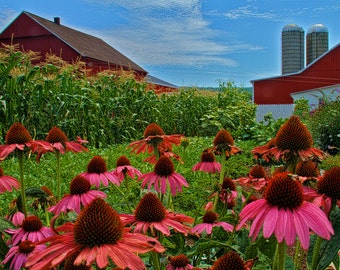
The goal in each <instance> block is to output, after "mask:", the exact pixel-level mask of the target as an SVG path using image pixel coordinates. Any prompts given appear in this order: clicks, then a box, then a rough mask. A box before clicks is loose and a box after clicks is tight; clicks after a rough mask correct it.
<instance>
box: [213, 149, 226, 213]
mask: <svg viewBox="0 0 340 270" xmlns="http://www.w3.org/2000/svg"><path fill="white" fill-rule="evenodd" d="M226 160H227V159H226V155H225V150H224V151H223V152H222V155H221V173H220V184H221V186H222V184H223V180H224V174H225V162H226ZM213 189H214V187H213ZM219 199H220V197H219V194H217V196H216V197H215V201H214V211H215V210H216V207H217V203H218V201H219Z"/></svg>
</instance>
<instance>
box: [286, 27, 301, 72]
mask: <svg viewBox="0 0 340 270" xmlns="http://www.w3.org/2000/svg"><path fill="white" fill-rule="evenodd" d="M304 40H305V32H304V30H303V29H302V27H300V26H298V25H296V24H287V25H286V26H284V27H283V29H282V39H281V42H282V58H281V59H282V74H288V73H295V72H298V71H300V70H301V69H303V68H304V65H305V61H304V60H305V43H304Z"/></svg>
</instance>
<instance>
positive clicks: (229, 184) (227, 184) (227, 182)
mask: <svg viewBox="0 0 340 270" xmlns="http://www.w3.org/2000/svg"><path fill="white" fill-rule="evenodd" d="M222 189H229V190H233V191H234V190H236V186H235V183H234V182H233V179H231V178H229V177H225V178H224V179H223V183H222Z"/></svg>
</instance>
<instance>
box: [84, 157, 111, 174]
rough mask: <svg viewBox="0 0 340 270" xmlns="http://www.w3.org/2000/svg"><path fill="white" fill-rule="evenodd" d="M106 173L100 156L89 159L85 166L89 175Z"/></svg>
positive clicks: (104, 163) (104, 164) (103, 161)
mask: <svg viewBox="0 0 340 270" xmlns="http://www.w3.org/2000/svg"><path fill="white" fill-rule="evenodd" d="M106 171H107V168H106V162H105V160H104V159H103V158H102V157H100V156H95V157H93V158H92V159H91V161H90V162H89V164H87V172H89V173H98V174H100V173H104V172H106Z"/></svg>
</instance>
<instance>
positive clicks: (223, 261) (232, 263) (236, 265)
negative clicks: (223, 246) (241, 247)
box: [212, 252, 245, 270]
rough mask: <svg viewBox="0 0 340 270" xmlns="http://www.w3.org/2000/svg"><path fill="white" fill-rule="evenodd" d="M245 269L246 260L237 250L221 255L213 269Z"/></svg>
mask: <svg viewBox="0 0 340 270" xmlns="http://www.w3.org/2000/svg"><path fill="white" fill-rule="evenodd" d="M225 269H233V270H244V269H245V266H244V262H243V260H242V259H241V257H240V256H239V255H238V254H237V253H235V252H229V253H227V254H224V255H223V256H222V257H220V258H219V259H218V260H217V261H216V262H215V263H214V265H213V267H212V270H225Z"/></svg>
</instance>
